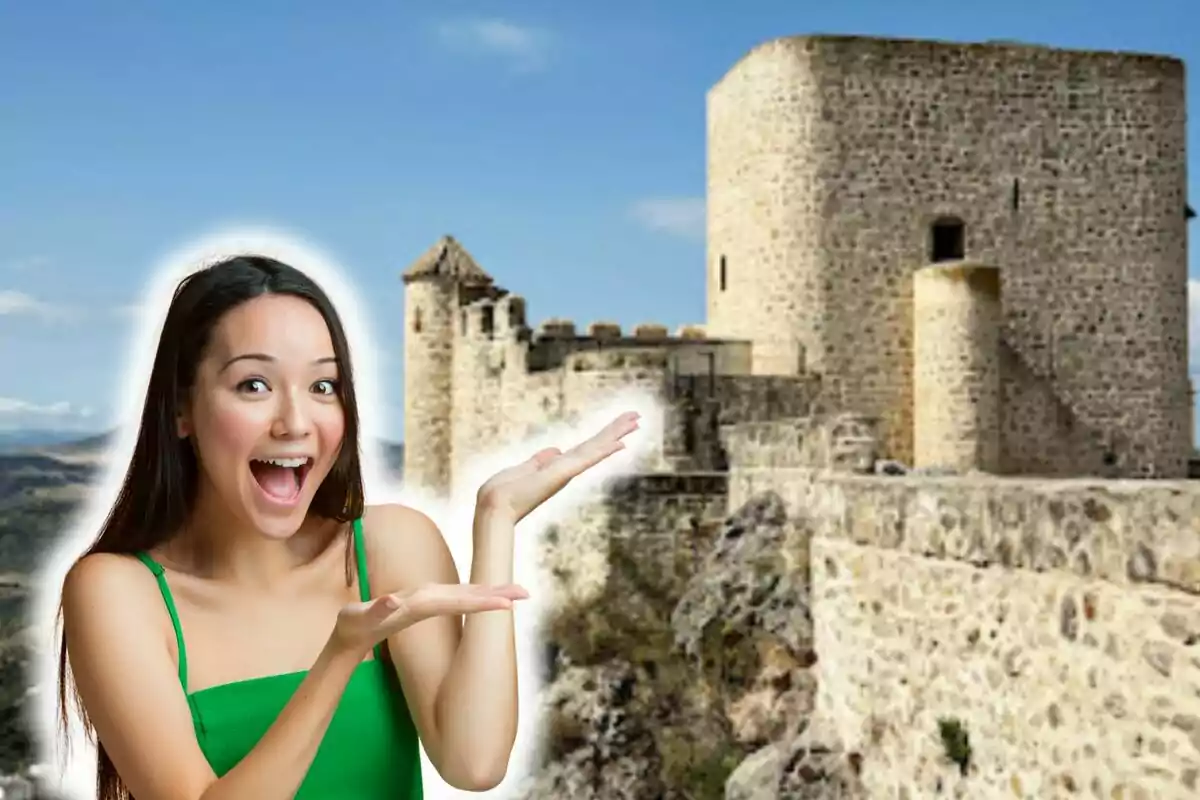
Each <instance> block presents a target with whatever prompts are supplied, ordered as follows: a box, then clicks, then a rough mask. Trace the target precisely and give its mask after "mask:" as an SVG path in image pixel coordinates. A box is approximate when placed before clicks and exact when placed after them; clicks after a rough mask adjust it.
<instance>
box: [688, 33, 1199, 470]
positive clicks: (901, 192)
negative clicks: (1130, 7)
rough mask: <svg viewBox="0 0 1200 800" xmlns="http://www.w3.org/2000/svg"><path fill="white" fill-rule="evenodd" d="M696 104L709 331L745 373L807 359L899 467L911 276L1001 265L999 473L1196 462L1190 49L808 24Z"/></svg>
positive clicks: (904, 452)
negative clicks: (740, 352) (739, 355)
mask: <svg viewBox="0 0 1200 800" xmlns="http://www.w3.org/2000/svg"><path fill="white" fill-rule="evenodd" d="M707 114H708V122H707V130H708V144H707V147H708V156H707V160H708V179H707V180H708V187H707V195H708V254H707V262H708V266H707V269H708V315H709V319H708V332H709V334H710V335H711V336H713V337H715V338H732V339H747V340H750V341H751V342H752V343H753V348H754V349H753V369H754V371H755V372H757V373H760V374H764V373H765V374H784V375H787V374H793V373H795V371H796V370H797V369H799V368H800V367H801V363H802V365H803V368H805V369H807V370H809V371H812V372H814V373H818V374H820V376H821V378H822V384H823V386H824V387H825V390H826V391H827V392H828V393H829V402H830V403H831V404H833V405H835V406H838V407H841V408H844V409H846V410H847V411H851V412H857V413H863V414H867V415H870V416H872V417H875V418H877V419H878V420H879V433H880V436H881V438H882V442H881V445H882V448H883V451H884V452H883V453H882V454H883V455H886V456H887V457H891V458H897V459H900V460H902V461H905V462H908V463H911V462H912V461H913V457H914V427H915V420H914V403H915V398H914V376H913V362H914V329H915V324H916V320H915V319H914V308H913V296H914V287H913V276H914V273H915V272H916V271H917V270H918V269H921V268H924V267H926V266H929V265H939V266H944V265H947V264H953V263H958V262H961V263H963V264H984V265H989V266H994V267H996V268H998V269H999V272H1000V279H1001V283H1002V292H1001V294H1000V296H1001V297H1002V298H1003V301H1002V307H1001V311H1000V313H1001V332H1000V336H999V343H998V347H999V350H1000V357H1001V365H1000V367H1001V369H1000V376H1001V377H1000V381H1001V397H1002V398H1003V408H1004V412H1005V413H1004V420H1003V423H1002V429H1001V444H1000V450H1001V452H1000V454H999V464H1000V471H1002V472H1020V473H1025V474H1042V475H1055V474H1058V475H1061V474H1073V475H1079V474H1089V473H1090V474H1107V475H1112V476H1118V475H1120V476H1134V477H1162V478H1170V477H1182V476H1184V475H1185V474H1186V463H1187V456H1188V452H1189V449H1190V440H1189V439H1188V429H1189V419H1190V414H1191V409H1190V406H1189V405H1188V377H1187V292H1186V281H1187V263H1186V259H1187V254H1186V218H1185V208H1186V198H1185V189H1186V156H1185V152H1184V151H1185V141H1186V136H1185V134H1186V132H1185V95H1184V70H1183V64H1182V63H1181V62H1179V61H1178V60H1176V59H1172V58H1166V57H1160V56H1148V55H1140V54H1129V53H1108V52H1082V51H1069V50H1056V49H1051V48H1046V47H1034V46H1025V45H1019V44H1008V43H987V44H958V43H942V42H930V41H906V40H888V39H875V38H862V37H846V36H813V37H797V38H789V39H780V40H776V41H772V42H768V43H766V44H763V45H761V46H759V47H757V48H755V49H754V50H752V51H751V52H750V53H749V54H748V55H746V56H745V57H744V58H743V59H742V60H741V61H740V62H739V63H738V64H736V65H735V66H734V67H733V68H732V69H731V70H730V71H729V73H728V74H727V75H726V76H725V77H724V78H722V79H721V81H720V82H719V83H718V84H717V85H716V86H714V87H713V89H712V90H711V91H710V92H709V95H708V101H707ZM968 327H969V326H968ZM978 377H979V378H980V379H981V380H982V379H984V377H985V376H984V373H978ZM987 381H989V382H990V381H991V378H990V377H988V378H987ZM989 385H990V383H989ZM988 391H989V392H991V389H989V390H988ZM989 402H991V401H989ZM972 413H975V412H972ZM944 422H945V424H946V425H948V426H949V427H948V428H946V430H950V429H952V428H954V427H956V426H960V425H961V426H966V427H971V426H975V427H976V428H977V423H978V421H977V420H976V421H972V420H962V421H958V422H955V421H952V420H946V421H944ZM979 444H980V446H984V444H983V442H982V441H981V442H980V443H979ZM993 449H994V444H987V445H986V446H985V451H987V452H991V451H992V450H993ZM981 452H983V451H981ZM989 459H991V456H987V457H986V458H985V460H989Z"/></svg>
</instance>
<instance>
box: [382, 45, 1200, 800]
mask: <svg viewBox="0 0 1200 800" xmlns="http://www.w3.org/2000/svg"><path fill="white" fill-rule="evenodd" d="M707 115H708V154H707V162H708V169H707V173H708V186H707V206H708V212H707V213H708V225H707V270H706V272H707V276H706V286H707V295H708V319H707V322H706V324H705V325H702V326H701V325H696V326H686V327H684V328H681V329H680V330H678V331H676V332H674V333H673V334H672V333H671V332H669V331H668V330H667V329H666V328H665V327H663V326H661V325H655V324H646V325H640V326H637V327H636V328H635V329H634V330H632V331H622V330H621V329H620V327H619V326H617V325H614V324H610V323H606V322H596V323H593V324H591V325H590V326H588V327H587V328H586V330H580V329H578V328H577V327H576V326H575V324H574V323H572V322H570V321H566V320H561V319H552V320H550V321H547V322H544V323H542V324H541V325H540V326H539V327H537V328H536V330H535V329H533V328H532V327H531V326H530V325H529V324H528V322H527V316H526V309H525V305H524V301H523V300H522V298H521V297H519V296H518V295H516V294H513V293H510V292H509V291H507V290H505V289H502V288H500V287H499V286H498V285H497V284H496V283H495V281H494V280H493V279H492V277H491V276H489V275H488V274H487V273H486V272H485V271H484V270H483V269H482V268H481V267H480V266H479V265H478V264H477V263H476V262H475V260H474V259H473V258H472V257H471V256H470V255H469V254H468V252H467V250H466V249H465V248H464V247H463V246H462V245H461V244H460V243H459V242H457V241H456V240H455V239H453V238H451V237H445V238H443V239H441V240H440V241H438V242H437V243H436V244H435V245H434V246H433V247H432V248H431V249H430V250H429V251H428V252H426V253H425V254H424V255H422V256H421V257H420V258H419V259H418V260H417V261H416V262H415V263H414V264H413V265H412V266H411V267H410V268H409V269H408V270H407V271H406V272H405V273H404V283H405V327H406V330H405V403H406V408H405V464H404V474H405V480H406V481H412V482H414V483H416V484H418V485H421V486H424V487H427V488H429V489H433V490H436V491H443V492H444V491H448V490H450V489H451V488H452V487H455V486H456V480H457V479H458V478H460V477H461V476H462V473H463V465H464V460H465V459H466V458H468V457H470V456H471V455H472V454H474V453H476V452H479V451H480V450H485V449H489V448H491V447H493V446H496V445H500V444H504V443H507V442H509V441H512V440H513V439H519V438H522V437H524V436H525V435H526V434H528V433H529V432H531V431H532V430H533V429H535V428H536V427H537V426H539V425H542V424H545V423H547V422H549V421H555V420H562V419H569V418H571V417H572V416H573V415H575V414H577V413H578V412H580V411H582V410H584V409H586V408H588V407H589V406H590V405H591V404H592V403H593V402H594V401H595V400H597V399H603V398H604V396H605V395H606V393H609V392H611V391H612V390H613V389H614V388H623V387H629V386H637V387H640V388H643V389H646V390H648V391H651V392H653V393H654V394H655V395H656V396H658V397H659V398H660V399H661V401H662V403H663V405H664V407H665V408H666V409H668V412H667V416H666V419H665V420H664V427H663V437H662V441H661V443H660V444H659V447H658V449H657V452H656V453H655V455H654V457H653V458H652V462H653V463H651V464H650V465H649V466H648V467H647V474H645V475H642V476H640V477H637V478H634V479H631V481H630V482H629V483H627V484H626V485H625V487H624V488H623V489H622V490H621V492H622V495H621V496H622V497H623V498H624V499H621V500H612V501H611V502H610V503H609V505H608V506H607V507H606V508H607V510H601V511H593V512H588V514H585V515H584V517H583V518H585V519H588V520H590V522H589V523H588V524H589V525H591V526H592V532H593V534H595V535H594V536H593V537H592V538H591V539H588V538H587V536H582V535H581V536H582V538H580V537H579V536H577V537H576V538H575V539H574V540H573V541H574V544H573V545H572V547H575V548H578V547H581V546H587V547H592V548H595V549H597V550H599V551H602V552H603V551H605V548H607V547H609V544H607V543H606V539H605V537H604V536H602V535H600V532H602V531H603V532H608V533H607V534H605V535H612V534H613V532H617V531H620V532H621V533H622V535H624V536H626V537H635V538H636V537H637V536H638V535H641V534H644V535H647V536H649V535H651V534H652V533H653V532H655V531H657V533H661V531H662V530H663V528H664V526H666V527H670V528H672V529H679V530H688V531H691V534H689V535H692V536H693V539H692V540H690V543H689V548H690V549H691V550H693V551H694V552H697V553H703V552H715V550H719V549H720V548H719V547H717V545H718V544H719V541H718V540H719V539H720V535H719V534H717V533H715V531H716V530H717V528H718V527H719V523H720V520H721V519H723V518H724V517H725V516H727V515H728V514H730V513H732V512H734V511H735V510H736V509H738V508H741V507H742V506H743V505H745V504H747V503H751V502H753V501H754V499H755V498H761V497H762V496H764V494H770V495H771V496H773V497H776V498H779V499H780V501H781V502H782V503H783V505H784V507H785V508H786V514H787V516H788V519H789V523H788V524H789V526H790V527H789V530H792V531H793V534H791V535H790V538H788V539H787V542H789V544H787V545H786V546H787V547H788V548H790V549H789V553H790V555H789V558H788V559H786V562H787V564H789V565H791V566H788V567H786V569H789V570H797V571H798V572H799V573H802V574H803V576H804V582H805V586H806V587H807V588H806V590H805V591H806V595H805V596H806V598H807V599H806V600H805V603H807V604H808V608H809V612H808V613H810V614H811V629H810V630H809V633H808V634H806V635H805V637H801V638H807V645H806V646H807V647H809V648H810V649H811V653H810V654H809V655H808V656H805V657H799V656H797V663H798V664H801V666H802V667H803V668H804V669H811V670H812V671H813V674H814V675H815V676H817V677H816V685H817V686H819V688H817V689H814V697H813V711H812V713H813V715H814V717H815V718H820V719H822V720H824V724H825V725H826V726H827V727H828V729H829V730H831V731H833V732H834V734H833V736H834V738H835V739H836V740H837V741H836V742H835V743H832V744H831V745H830V746H831V747H833V746H834V745H836V748H838V749H839V752H842V751H844V752H847V753H853V754H854V755H855V757H856V758H857V761H856V762H855V764H856V766H855V772H856V774H857V775H858V778H857V779H858V780H861V782H862V784H863V786H865V787H866V790H868V791H869V792H870V796H879V797H914V798H916V797H926V796H932V793H933V789H932V787H933V786H934V785H935V784H936V786H938V787H947V786H949V787H953V786H954V785H957V786H959V789H957V790H956V791H959V792H960V794H959V795H957V796H966V797H971V798H985V797H1000V796H1004V797H1036V798H1039V799H1040V798H1049V797H1058V796H1074V794H1075V792H1077V791H1080V792H1084V793H1089V794H1087V796H1096V797H1099V796H1104V797H1110V796H1111V797H1126V798H1133V797H1143V796H1145V797H1155V798H1168V797H1182V796H1192V794H1191V793H1193V792H1194V791H1200V789H1197V786H1198V785H1200V699H1198V698H1200V650H1197V649H1196V648H1197V646H1198V645H1197V644H1196V642H1198V641H1200V490H1197V489H1196V488H1195V487H1196V484H1194V483H1188V482H1186V481H1184V480H1182V479H1183V478H1185V477H1186V475H1187V468H1188V458H1189V455H1190V453H1191V449H1192V415H1193V411H1192V395H1191V386H1190V382H1189V378H1188V369H1187V361H1188V341H1187V337H1188V327H1187V291H1186V282H1187V223H1188V218H1189V217H1190V216H1191V212H1190V210H1189V209H1188V206H1187V200H1186V197H1185V189H1186V154H1185V140H1186V131H1185V118H1186V109H1185V92H1184V68H1183V65H1182V63H1180V62H1179V61H1178V60H1175V59H1172V58H1167V57H1159V56H1149V55H1140V54H1126V53H1112V52H1084V51H1068V50H1058V49H1051V48H1046V47H1036V46H1028V45H1021V44H1015V43H1003V42H993V43H983V44H956V43H944V42H928V41H907V40H888V39H877V38H864V37H848V36H810V37H793V38H786V39H779V40H775V41H771V42H768V43H765V44H763V45H761V46H759V47H756V48H754V49H753V50H752V51H751V52H750V53H749V54H747V55H746V56H745V57H744V58H743V59H742V60H741V61H740V62H738V63H737V64H736V65H735V66H734V67H733V68H732V69H731V70H730V71H729V72H728V74H726V75H725V76H724V77H723V78H722V79H721V80H720V81H719V82H718V83H717V85H716V86H715V87H714V88H713V89H712V90H711V91H710V92H709V95H708V99H707ZM1131 479H1155V480H1152V481H1147V480H1131ZM630 498H634V499H630ZM631 509H632V510H631ZM639 532H640V533H639ZM714 537H715V538H714ZM589 542H590V544H589ZM781 546H783V545H781ZM706 548H707V549H706ZM714 548H715V549H714ZM564 563H565V562H564ZM676 566H677V565H676ZM674 568H675V567H672V569H674ZM784 568H785V567H781V569H784ZM692 569H693V570H698V569H701V567H699V566H695V565H693V567H692ZM559 574H560V575H561V576H567V577H563V580H565V581H569V579H570V578H569V575H570V570H569V569H568V568H566V567H564V569H563V570H562V571H560V573H559ZM951 713H953V714H954V715H956V717H957V718H958V719H960V720H961V721H962V723H963V724H964V725H965V726H966V727H967V728H968V729H969V730H970V731H971V736H972V737H973V738H972V742H973V745H972V750H973V752H974V753H975V759H976V760H975V762H974V766H973V767H972V768H971V770H968V769H967V768H965V767H964V768H963V769H962V772H961V775H960V774H959V772H958V771H956V770H954V771H951V773H947V772H945V770H944V769H943V767H942V766H938V764H940V763H941V761H939V758H940V755H939V754H940V750H939V747H940V746H939V745H938V744H937V734H936V732H934V733H930V732H931V731H936V728H937V720H938V719H939V718H941V717H942V716H944V715H946V714H951ZM773 746H774V745H773ZM942 760H944V759H942ZM939 770H940V771H939ZM956 782H957V783H956ZM940 790H941V789H940V788H939V791H940ZM564 796H566V795H564ZM613 796H617V795H613ZM645 796H651V795H645Z"/></svg>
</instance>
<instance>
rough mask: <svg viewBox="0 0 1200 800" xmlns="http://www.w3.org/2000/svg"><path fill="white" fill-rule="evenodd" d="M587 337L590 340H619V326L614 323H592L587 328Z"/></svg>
mask: <svg viewBox="0 0 1200 800" xmlns="http://www.w3.org/2000/svg"><path fill="white" fill-rule="evenodd" d="M588 336H589V337H590V338H592V339H605V340H612V339H620V338H621V326H620V325H619V324H617V323H615V322H593V323H592V324H591V325H589V326H588Z"/></svg>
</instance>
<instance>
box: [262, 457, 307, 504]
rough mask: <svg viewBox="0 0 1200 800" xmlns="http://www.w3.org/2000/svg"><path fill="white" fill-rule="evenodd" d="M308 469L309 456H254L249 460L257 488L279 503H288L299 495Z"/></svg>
mask: <svg viewBox="0 0 1200 800" xmlns="http://www.w3.org/2000/svg"><path fill="white" fill-rule="evenodd" d="M310 469H312V459H311V458H255V459H251V461H250V473H251V474H252V475H253V476H254V480H255V481H257V482H258V486H259V488H260V489H262V490H263V493H264V494H266V495H267V497H269V498H271V499H272V500H275V501H276V502H279V503H290V502H292V501H294V500H295V499H296V498H297V497H299V496H300V490H301V489H302V488H304V478H305V477H306V476H307V475H308V472H309V470H310Z"/></svg>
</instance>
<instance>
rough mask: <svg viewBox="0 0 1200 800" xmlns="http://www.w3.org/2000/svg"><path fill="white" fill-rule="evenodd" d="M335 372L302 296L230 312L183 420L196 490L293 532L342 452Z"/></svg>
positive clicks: (326, 339)
mask: <svg viewBox="0 0 1200 800" xmlns="http://www.w3.org/2000/svg"><path fill="white" fill-rule="evenodd" d="M338 377H339V376H338V365H337V363H336V360H335V358H334V350H333V340H332V338H331V337H330V334H329V328H328V326H327V325H326V324H325V320H324V318H322V317H321V314H320V312H318V311H317V309H316V308H314V307H313V306H312V305H310V304H309V303H308V302H306V301H305V300H303V299H301V298H298V297H291V296H287V295H262V296H260V297H256V298H254V299H253V300H250V301H248V302H246V303H243V304H242V305H241V306H238V307H237V308H235V309H233V310H232V311H230V312H229V313H227V314H226V315H225V316H224V317H223V318H222V319H221V321H220V322H219V323H218V324H217V326H216V328H215V329H214V330H213V335H212V338H211V341H210V343H209V347H208V351H207V352H206V353H205V356H204V358H203V360H202V361H201V362H200V365H199V367H198V369H197V373H196V380H195V383H194V388H193V392H192V396H191V398H190V401H189V403H188V407H187V409H186V410H185V412H184V414H183V415H181V417H180V420H179V426H180V429H179V432H180V435H183V436H191V437H192V440H193V442H194V444H195V448H196V452H197V455H198V457H199V461H200V472H201V481H202V483H207V484H208V486H204V487H203V488H202V494H201V496H204V495H205V494H212V495H215V497H216V499H217V500H219V501H220V502H222V503H224V504H225V505H226V506H227V507H228V508H229V510H230V511H231V512H232V513H233V514H234V516H236V517H237V518H239V519H242V520H243V521H245V522H248V523H250V524H252V525H253V526H254V527H255V528H257V529H258V530H260V531H262V532H263V533H264V534H266V535H267V536H270V537H274V538H284V537H287V536H291V535H292V534H293V533H295V532H296V531H297V530H298V529H299V528H300V526H301V524H302V523H303V522H304V519H305V517H306V516H307V514H308V508H309V505H310V504H311V502H312V499H313V495H314V493H315V492H316V490H317V487H318V486H320V485H321V482H322V481H323V480H324V479H325V476H326V475H328V474H329V470H330V468H331V467H332V466H333V463H334V461H335V460H336V459H337V455H338V452H339V450H340V448H341V444H342V435H343V432H344V430H345V418H344V417H343V415H342V406H341V402H340V400H339V399H338V396H337V391H336V388H337V382H338ZM210 490H211V491H210Z"/></svg>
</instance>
